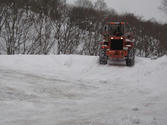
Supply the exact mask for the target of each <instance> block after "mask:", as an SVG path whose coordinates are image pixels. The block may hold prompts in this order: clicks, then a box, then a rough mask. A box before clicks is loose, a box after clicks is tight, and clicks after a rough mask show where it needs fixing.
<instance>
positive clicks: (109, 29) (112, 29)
mask: <svg viewBox="0 0 167 125" xmlns="http://www.w3.org/2000/svg"><path fill="white" fill-rule="evenodd" d="M129 31H130V29H129V26H128V23H125V22H108V23H106V24H105V26H104V31H103V32H104V35H106V34H108V35H109V36H116V37H120V36H124V35H125V34H126V33H127V32H129Z"/></svg>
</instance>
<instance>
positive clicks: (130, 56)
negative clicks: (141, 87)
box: [126, 48, 135, 66]
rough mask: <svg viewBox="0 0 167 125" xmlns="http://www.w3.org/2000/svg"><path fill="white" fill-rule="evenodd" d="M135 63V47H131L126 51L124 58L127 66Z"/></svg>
mask: <svg viewBox="0 0 167 125" xmlns="http://www.w3.org/2000/svg"><path fill="white" fill-rule="evenodd" d="M134 64H135V49H134V48H132V49H130V50H129V51H128V56H127V59H126V65H127V66H134Z"/></svg>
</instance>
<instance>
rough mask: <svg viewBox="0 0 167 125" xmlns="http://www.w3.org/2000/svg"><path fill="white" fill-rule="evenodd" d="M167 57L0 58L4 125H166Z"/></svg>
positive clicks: (1, 119)
mask: <svg viewBox="0 0 167 125" xmlns="http://www.w3.org/2000/svg"><path fill="white" fill-rule="evenodd" d="M166 76H167V57H166V56H164V57H162V58H159V59H157V60H150V59H146V58H139V57H137V58H136V64H135V66H134V67H127V66H125V64H124V63H122V62H121V63H120V64H119V65H115V63H114V64H111V65H99V64H98V57H94V56H78V55H58V56H53V55H51V56H23V55H16V56H0V110H1V113H0V124H3V125H22V124H24V125H29V124H31V125H46V124H47V125H134V124H141V125H164V124H166V123H167V98H166V94H167V82H166V81H167V77H166Z"/></svg>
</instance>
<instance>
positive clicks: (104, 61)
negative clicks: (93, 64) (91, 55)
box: [99, 49, 108, 65]
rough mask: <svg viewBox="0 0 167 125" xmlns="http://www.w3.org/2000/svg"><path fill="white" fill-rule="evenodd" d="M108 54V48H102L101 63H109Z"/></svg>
mask: <svg viewBox="0 0 167 125" xmlns="http://www.w3.org/2000/svg"><path fill="white" fill-rule="evenodd" d="M107 60H108V56H107V55H106V49H100V53H99V63H100V64H103V65H105V64H107Z"/></svg>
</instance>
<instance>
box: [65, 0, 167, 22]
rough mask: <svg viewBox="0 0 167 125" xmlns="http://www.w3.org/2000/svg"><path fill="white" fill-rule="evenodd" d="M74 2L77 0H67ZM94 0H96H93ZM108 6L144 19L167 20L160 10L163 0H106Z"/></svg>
mask: <svg viewBox="0 0 167 125" xmlns="http://www.w3.org/2000/svg"><path fill="white" fill-rule="evenodd" d="M67 1H68V2H70V3H73V2H74V1H75V0H67ZM92 1H94V0H92ZM105 1H106V3H107V6H108V7H110V8H114V9H115V10H116V11H117V12H118V13H125V12H131V13H134V14H135V15H137V16H141V17H143V18H144V19H151V18H155V19H156V20H157V21H159V22H167V16H165V15H164V13H163V12H162V11H161V10H159V9H158V8H159V6H160V5H161V1H162V0H105Z"/></svg>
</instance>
